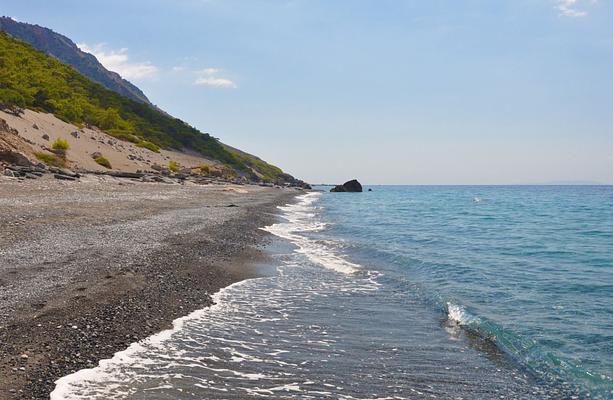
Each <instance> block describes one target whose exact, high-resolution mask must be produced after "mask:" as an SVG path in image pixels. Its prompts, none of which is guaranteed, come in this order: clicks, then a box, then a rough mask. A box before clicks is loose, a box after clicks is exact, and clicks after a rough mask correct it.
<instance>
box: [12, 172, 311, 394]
mask: <svg viewBox="0 0 613 400" xmlns="http://www.w3.org/2000/svg"><path fill="white" fill-rule="evenodd" d="M0 185H2V187H3V189H6V190H3V192H2V193H0V206H1V205H4V206H5V207H0V217H1V218H0V229H1V230H0V232H2V235H1V236H0V256H2V259H3V261H2V263H0V287H2V289H3V291H4V293H3V294H2V295H0V360H1V361H0V399H29V398H48V397H49V393H50V392H51V391H52V390H53V389H54V387H55V384H54V382H55V380H57V379H58V378H60V377H62V376H65V375H67V374H70V373H73V372H75V371H77V370H80V369H83V368H91V367H94V366H96V365H97V363H98V361H99V360H101V359H106V358H110V357H112V356H113V354H115V353H116V352H117V351H121V350H124V349H126V348H127V347H128V346H129V345H130V344H132V343H134V342H137V341H139V340H141V339H144V338H146V337H148V336H151V335H153V334H156V333H159V332H160V331H163V330H165V329H168V328H170V327H171V324H172V321H174V320H175V319H177V318H180V317H183V316H185V315H188V314H189V313H191V312H192V311H195V310H198V309H202V308H205V307H208V306H210V305H211V304H212V301H211V295H212V294H213V293H215V292H217V291H218V290H219V289H221V288H223V287H226V286H228V285H230V284H232V283H235V282H238V281H241V280H243V279H246V278H250V277H255V276H257V272H256V270H255V268H253V267H252V266H253V264H254V263H255V262H258V261H260V262H261V261H263V260H264V259H265V257H266V256H265V254H263V252H262V250H261V248H260V247H261V245H263V244H265V243H267V242H268V240H269V239H268V235H269V234H268V233H266V232H264V231H262V230H261V229H259V228H260V227H262V226H264V225H268V224H270V223H272V222H273V221H275V220H276V214H275V209H276V206H277V205H282V204H285V203H287V202H289V201H290V200H291V199H292V198H294V197H295V196H296V195H297V194H299V193H302V192H298V191H296V190H293V189H273V188H263V187H259V186H241V189H243V190H240V191H239V190H232V189H231V188H230V186H229V185H225V186H221V185H215V186H200V185H194V186H189V185H184V186H182V185H164V184H150V183H147V184H144V183H134V182H131V181H125V180H113V181H111V182H108V181H104V182H101V181H100V180H98V179H94V178H92V179H86V180H83V179H82V182H78V183H74V182H70V183H63V182H57V181H53V180H49V181H45V180H37V181H30V182H21V183H17V182H5V181H3V182H0ZM244 191H247V193H244ZM7 206H9V207H7Z"/></svg>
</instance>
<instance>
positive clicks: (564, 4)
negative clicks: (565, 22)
mask: <svg viewBox="0 0 613 400" xmlns="http://www.w3.org/2000/svg"><path fill="white" fill-rule="evenodd" d="M578 2H579V1H578V0H556V9H557V10H558V11H559V12H560V15H561V16H564V17H585V16H586V15H587V11H585V10H580V9H578V8H577V5H578V4H577V3H578ZM595 2H596V1H595V0H591V3H592V4H593V3H595Z"/></svg>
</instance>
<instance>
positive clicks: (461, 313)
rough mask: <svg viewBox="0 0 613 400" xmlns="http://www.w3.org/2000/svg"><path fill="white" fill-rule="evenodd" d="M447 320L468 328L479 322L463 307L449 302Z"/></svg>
mask: <svg viewBox="0 0 613 400" xmlns="http://www.w3.org/2000/svg"><path fill="white" fill-rule="evenodd" d="M447 318H448V319H449V321H452V322H454V323H455V324H457V325H461V326H466V325H470V324H473V323H475V322H478V320H479V319H478V318H477V317H474V316H473V315H471V314H470V313H469V312H468V311H466V309H465V308H464V307H463V306H460V305H457V304H454V303H451V302H448V303H447Z"/></svg>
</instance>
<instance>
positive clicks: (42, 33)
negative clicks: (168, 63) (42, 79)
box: [0, 17, 151, 104]
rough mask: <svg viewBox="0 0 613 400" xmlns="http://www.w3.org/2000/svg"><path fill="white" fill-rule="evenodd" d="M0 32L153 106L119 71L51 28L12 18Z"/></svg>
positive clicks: (0, 26) (3, 20) (1, 22)
mask: <svg viewBox="0 0 613 400" xmlns="http://www.w3.org/2000/svg"><path fill="white" fill-rule="evenodd" d="M0 30H2V31H5V32H7V33H8V34H9V35H11V36H12V37H14V38H16V39H20V40H22V41H24V42H26V43H29V44H30V45H32V47H34V48H35V49H38V50H40V51H42V52H43V53H45V54H47V55H50V56H52V57H55V58H57V59H58V60H60V61H62V62H63V63H65V64H68V65H70V66H72V67H73V68H74V69H76V70H77V71H79V72H80V73H81V74H83V75H85V76H86V77H88V78H89V79H91V80H92V81H94V82H97V83H99V84H101V85H102V86H104V87H106V88H107V89H110V90H112V91H114V92H117V93H119V94H121V95H123V96H126V97H128V98H130V99H132V100H136V101H138V102H141V103H145V104H151V102H150V101H149V99H148V98H147V96H145V94H144V93H143V92H142V91H141V90H140V89H139V88H137V87H136V86H134V85H133V84H132V83H130V82H128V81H127V80H125V79H123V78H122V77H121V76H120V75H119V74H117V73H116V72H112V71H109V70H107V69H106V68H104V66H103V65H102V64H100V62H99V61H98V60H97V59H96V57H94V56H93V55H91V54H89V53H86V52H84V51H82V50H81V49H79V47H77V45H76V44H75V43H74V42H73V41H72V40H70V39H69V38H67V37H66V36H63V35H60V34H59V33H56V32H54V31H52V30H51V29H48V28H45V27H42V26H38V25H32V24H27V23H24V22H18V21H15V20H13V19H12V18H9V17H0Z"/></svg>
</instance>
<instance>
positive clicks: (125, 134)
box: [105, 129, 140, 143]
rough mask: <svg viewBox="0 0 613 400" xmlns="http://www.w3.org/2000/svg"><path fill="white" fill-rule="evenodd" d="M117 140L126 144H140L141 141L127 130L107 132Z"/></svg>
mask: <svg viewBox="0 0 613 400" xmlns="http://www.w3.org/2000/svg"><path fill="white" fill-rule="evenodd" d="M105 132H106V133H108V134H109V135H111V136H113V137H114V138H115V139H119V140H123V141H124V142H131V143H138V142H140V139H139V138H138V137H137V136H135V135H133V134H132V133H131V132H130V131H127V130H125V129H107V130H106V131H105Z"/></svg>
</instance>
